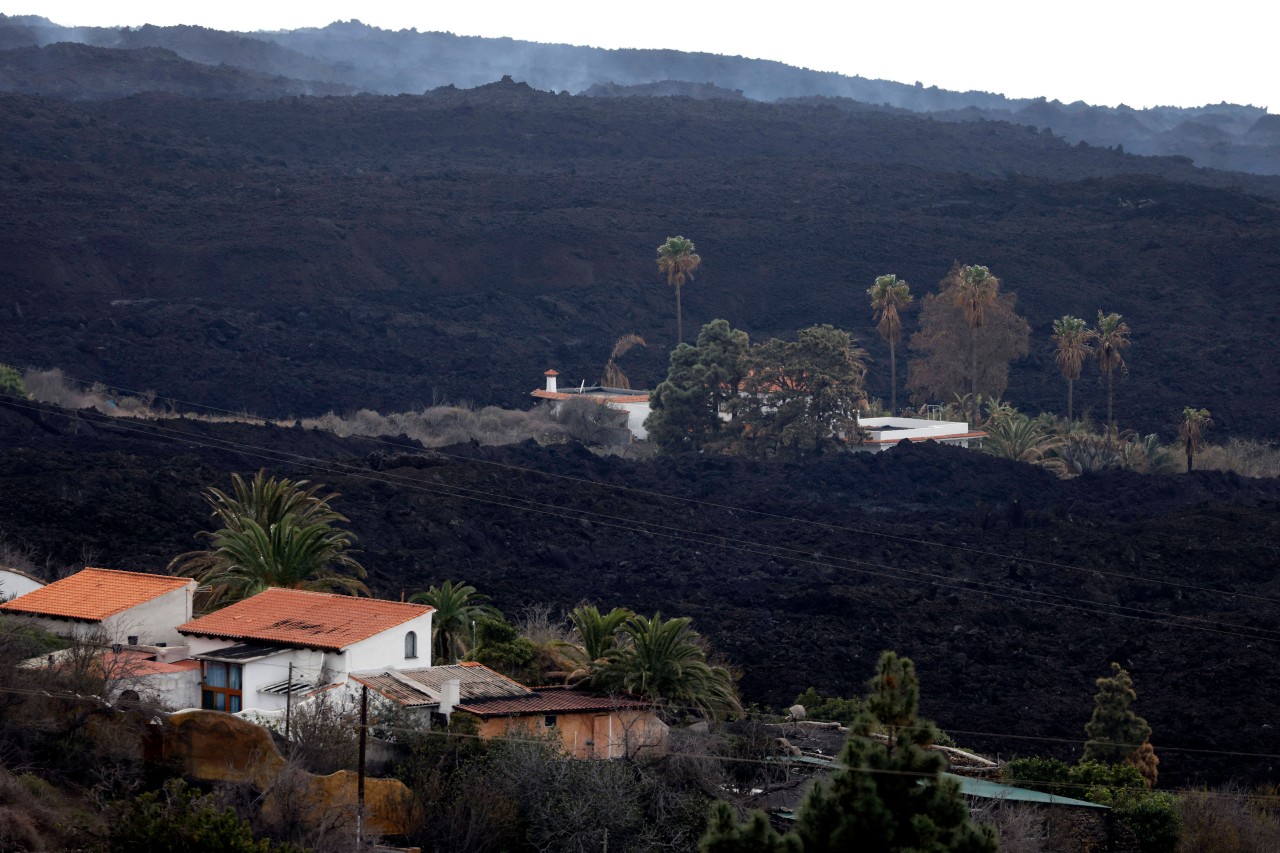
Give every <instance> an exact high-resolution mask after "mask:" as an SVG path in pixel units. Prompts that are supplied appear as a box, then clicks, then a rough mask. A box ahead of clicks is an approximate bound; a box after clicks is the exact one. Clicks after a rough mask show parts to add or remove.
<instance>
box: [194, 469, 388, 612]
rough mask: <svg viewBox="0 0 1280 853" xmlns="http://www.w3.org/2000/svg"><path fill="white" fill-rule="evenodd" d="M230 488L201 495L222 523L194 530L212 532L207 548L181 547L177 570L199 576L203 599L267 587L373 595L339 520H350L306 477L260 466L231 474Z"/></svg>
mask: <svg viewBox="0 0 1280 853" xmlns="http://www.w3.org/2000/svg"><path fill="white" fill-rule="evenodd" d="M231 486H232V489H231V493H229V494H228V493H227V492H224V491H222V490H221V489H217V488H213V487H210V488H209V489H208V491H207V492H206V493H205V495H204V499H205V502H206V503H208V504H209V506H210V507H212V509H213V515H212V517H213V518H214V519H215V520H216V521H218V522H220V523H221V524H222V526H221V527H220V528H219V529H218V530H215V531H212V532H202V533H199V534H197V536H199V537H201V538H205V539H207V540H209V545H210V547H209V548H208V549H206V550H203V551H188V552H187V553H185V554H179V555H178V556H177V557H175V558H174V559H173V560H172V561H171V562H170V563H169V570H170V571H171V572H173V573H174V574H181V575H187V576H190V577H194V578H195V579H196V580H198V581H199V582H200V584H201V586H202V587H206V588H207V589H206V590H205V591H204V592H203V593H202V600H201V604H202V605H203V606H204V607H214V606H218V605H221V604H228V603H231V602H232V601H238V600H240V599H241V598H245V597H248V596H250V595H254V594H256V593H258V592H261V591H262V590H264V589H266V588H268V587H285V588H288V589H305V590H312V591H318V592H345V593H348V594H351V595H368V594H369V590H368V588H367V587H366V586H365V585H364V582H363V578H364V577H365V570H364V567H363V566H361V565H360V563H359V562H358V561H357V560H356V559H355V557H354V556H353V553H354V550H353V548H352V546H353V545H354V543H355V538H356V537H355V534H353V533H351V532H350V531H349V530H344V529H342V528H339V527H335V526H334V524H335V523H336V522H345V521H347V518H346V516H344V515H342V514H341V513H339V512H337V511H336V510H334V509H333V507H332V505H331V504H330V501H332V500H333V499H334V498H336V497H338V495H337V493H330V494H321V490H322V488H323V487H322V486H319V485H311V484H310V483H309V482H308V481H307V480H299V481H297V482H294V481H293V480H290V479H288V478H282V479H276V478H275V477H268V476H267V475H266V472H265V471H262V470H259V471H258V473H257V474H256V475H254V478H253V480H252V481H251V482H247V483H246V482H245V480H244V478H242V477H241V476H240V475H239V474H232V475H231Z"/></svg>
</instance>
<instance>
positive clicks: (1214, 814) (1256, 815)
mask: <svg viewBox="0 0 1280 853" xmlns="http://www.w3.org/2000/svg"><path fill="white" fill-rule="evenodd" d="M1256 793H1257V794H1261V795H1263V796H1267V797H1268V799H1265V800H1264V799H1259V798H1255V797H1251V796H1249V795H1248V794H1246V793H1245V792H1244V791H1242V790H1240V789H1239V788H1222V789H1218V790H1214V791H1207V790H1201V791H1187V792H1185V793H1184V794H1183V795H1182V802H1181V809H1180V811H1181V815H1182V839H1181V841H1180V842H1179V844H1178V853H1271V851H1276V850H1280V814H1278V813H1277V809H1276V808H1275V800H1274V797H1275V794H1276V793H1277V792H1276V790H1275V789H1271V790H1265V791H1258V792H1256Z"/></svg>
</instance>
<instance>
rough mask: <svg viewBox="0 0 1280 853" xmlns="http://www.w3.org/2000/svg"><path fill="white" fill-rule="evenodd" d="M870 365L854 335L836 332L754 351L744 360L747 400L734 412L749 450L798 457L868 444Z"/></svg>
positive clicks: (806, 333)
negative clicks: (863, 424)
mask: <svg viewBox="0 0 1280 853" xmlns="http://www.w3.org/2000/svg"><path fill="white" fill-rule="evenodd" d="M866 357H867V353H866V351H865V350H863V349H862V348H861V347H859V346H858V345H857V344H856V343H855V342H854V340H853V338H852V337H850V335H849V333H848V332H845V331H843V330H841V329H837V328H835V327H834V326H829V325H821V326H812V327H810V328H808V329H802V330H801V331H800V334H799V335H798V336H797V339H796V340H795V341H784V340H781V339H780V338H772V339H770V340H768V341H766V342H765V343H763V344H758V345H756V346H753V347H752V348H751V349H750V351H749V352H748V353H747V354H746V356H745V358H744V360H743V365H744V366H743V370H742V373H743V383H742V395H741V396H740V397H738V398H737V399H735V400H734V401H733V403H732V405H731V407H730V408H731V410H732V411H733V412H734V419H735V420H736V421H737V422H738V424H739V432H738V435H739V436H740V441H741V443H742V448H743V450H744V451H745V452H746V453H748V454H750V455H753V456H789V457H796V456H800V455H803V454H806V453H825V452H830V451H832V450H836V449H839V448H840V447H842V446H844V445H846V444H849V443H857V442H858V441H860V440H861V430H860V429H859V427H858V412H859V409H860V408H861V407H862V406H863V405H864V402H865V400H866V397H867V394H866V391H865V390H864V389H863V385H864V383H865V381H866V376H867V367H866Z"/></svg>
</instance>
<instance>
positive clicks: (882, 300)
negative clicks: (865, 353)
mask: <svg viewBox="0 0 1280 853" xmlns="http://www.w3.org/2000/svg"><path fill="white" fill-rule="evenodd" d="M867 295H868V296H870V297H871V308H872V310H873V311H875V315H874V317H873V319H874V320H876V322H877V323H878V325H877V326H876V328H877V329H878V330H879V332H880V337H882V338H884V339H885V340H886V341H888V342H889V381H890V383H891V387H890V389H889V412H890V413H891V414H893V415H897V414H898V357H897V346H898V341H900V340H902V318H901V317H899V316H898V312H899V311H901V310H902V309H904V308H906V307H907V306H908V305H910V304H911V298H912V297H911V286H910V285H909V284H907V283H906V281H902V280H900V279H899V278H898V277H897V276H896V275H882V276H880V277H878V278H877V279H876V283H875V284H873V285H872V286H871V287H870V288H869V289H868V290H867Z"/></svg>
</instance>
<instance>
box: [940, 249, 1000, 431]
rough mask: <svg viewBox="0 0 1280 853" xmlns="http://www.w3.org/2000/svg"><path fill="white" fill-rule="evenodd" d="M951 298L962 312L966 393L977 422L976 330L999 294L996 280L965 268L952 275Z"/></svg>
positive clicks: (981, 271)
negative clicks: (966, 349)
mask: <svg viewBox="0 0 1280 853" xmlns="http://www.w3.org/2000/svg"><path fill="white" fill-rule="evenodd" d="M951 278H952V287H951V294H952V299H954V300H955V303H956V305H958V306H959V307H960V310H961V311H963V312H964V319H965V322H966V323H968V324H969V393H971V394H972V395H973V402H972V403H971V405H972V410H973V416H972V418H971V421H972V422H973V423H974V424H976V423H977V422H978V407H977V399H978V330H979V329H981V328H982V322H983V320H984V319H985V317H986V309H987V306H988V305H990V304H991V303H992V302H994V301H995V299H996V296H997V295H998V294H999V292H1000V279H998V278H996V277H995V276H994V275H992V274H991V271H990V270H989V269H987V268H986V267H982V266H976V265H966V266H963V267H961V268H960V269H959V270H953V272H952V276H951Z"/></svg>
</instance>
